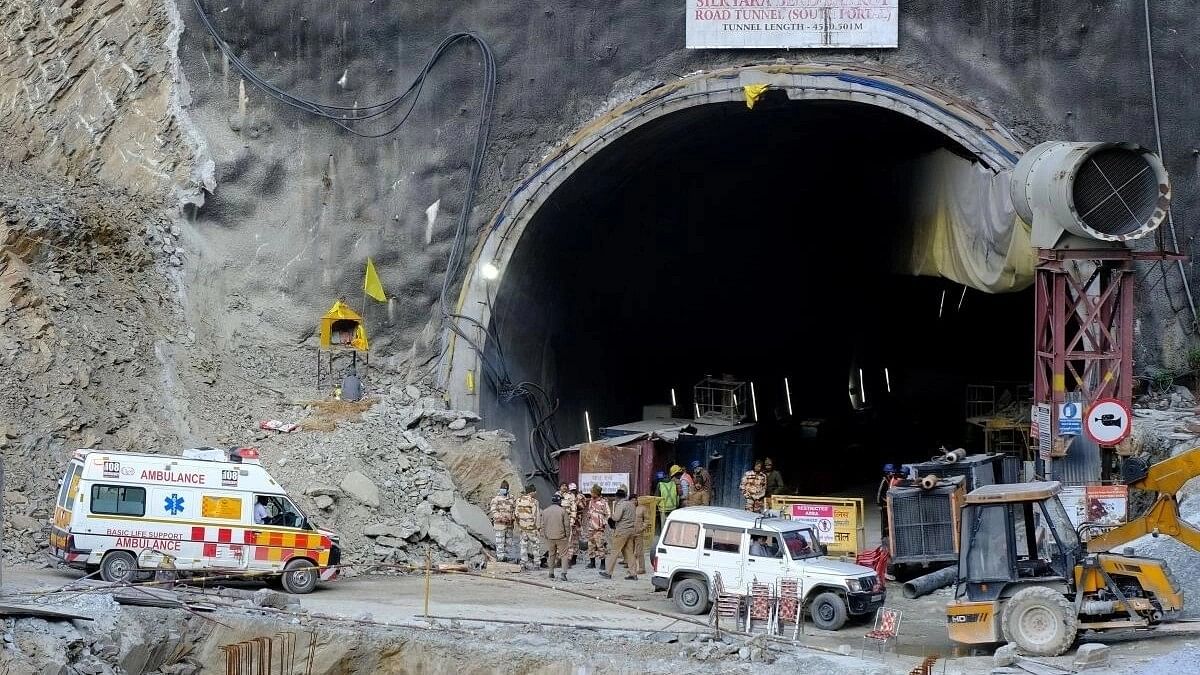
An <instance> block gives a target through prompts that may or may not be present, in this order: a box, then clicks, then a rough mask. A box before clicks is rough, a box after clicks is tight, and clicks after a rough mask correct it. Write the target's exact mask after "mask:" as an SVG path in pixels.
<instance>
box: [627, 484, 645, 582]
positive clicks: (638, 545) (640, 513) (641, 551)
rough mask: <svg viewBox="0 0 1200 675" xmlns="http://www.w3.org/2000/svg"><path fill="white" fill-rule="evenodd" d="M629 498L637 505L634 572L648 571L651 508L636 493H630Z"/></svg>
mask: <svg viewBox="0 0 1200 675" xmlns="http://www.w3.org/2000/svg"><path fill="white" fill-rule="evenodd" d="M629 499H630V500H631V501H633V503H634V504H637V506H635V507H634V509H633V530H634V532H633V535H634V536H633V562H635V563H637V569H636V570H630V571H631V572H633V573H634V574H645V573H646V535H648V534H650V509H649V507H647V506H646V505H645V504H643V503H642V500H640V499H638V496H637V495H636V494H630V495H629Z"/></svg>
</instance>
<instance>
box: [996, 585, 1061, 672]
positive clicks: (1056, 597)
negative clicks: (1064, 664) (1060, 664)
mask: <svg viewBox="0 0 1200 675" xmlns="http://www.w3.org/2000/svg"><path fill="white" fill-rule="evenodd" d="M1000 627H1001V630H1002V631H1003V632H1004V639H1005V640H1007V641H1009V642H1014V643H1016V645H1017V651H1018V652H1019V653H1021V654H1024V655H1026V656H1059V655H1060V654H1063V653H1064V652H1066V651H1067V650H1068V649H1070V648H1071V645H1072V644H1074V643H1075V634H1076V633H1077V632H1078V630H1079V617H1077V616H1076V615H1075V609H1074V607H1072V606H1071V603H1070V602H1068V601H1067V599H1066V598H1065V597H1063V595H1062V593H1059V592H1057V591H1054V590H1052V589H1049V588H1044V587H1042V586H1031V587H1029V588H1026V589H1024V590H1021V591H1018V592H1017V593H1016V595H1014V596H1012V597H1011V598H1009V599H1008V600H1006V601H1005V602H1004V611H1003V614H1002V618H1001V622H1000Z"/></svg>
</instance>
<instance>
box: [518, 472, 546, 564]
mask: <svg viewBox="0 0 1200 675" xmlns="http://www.w3.org/2000/svg"><path fill="white" fill-rule="evenodd" d="M536 491H537V488H535V487H533V486H532V485H527V486H526V487H525V494H523V495H521V496H520V497H517V503H516V505H515V511H516V517H517V536H518V537H520V540H521V566H522V567H525V566H526V565H528V566H529V567H530V568H532V567H533V566H535V565H537V563H538V559H539V558H541V556H542V554H541V544H542V542H541V535H540V534H539V533H538V523H539V522H540V520H541V515H542V507H541V505H540V504H538V500H537V494H535V493H536Z"/></svg>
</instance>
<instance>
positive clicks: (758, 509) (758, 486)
mask: <svg viewBox="0 0 1200 675" xmlns="http://www.w3.org/2000/svg"><path fill="white" fill-rule="evenodd" d="M742 496H743V497H745V498H746V510H747V511H752V512H754V513H762V510H763V499H764V498H765V497H766V496H767V474H765V473H763V472H761V471H755V470H754V469H751V470H749V471H747V472H746V473H745V475H743V476H742Z"/></svg>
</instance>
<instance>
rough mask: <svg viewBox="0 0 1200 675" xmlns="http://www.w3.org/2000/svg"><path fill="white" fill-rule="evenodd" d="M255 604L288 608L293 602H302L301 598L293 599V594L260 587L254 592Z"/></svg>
mask: <svg viewBox="0 0 1200 675" xmlns="http://www.w3.org/2000/svg"><path fill="white" fill-rule="evenodd" d="M251 599H252V600H253V601H254V604H255V605H258V606H259V607H274V608H275V609H287V608H288V607H289V606H291V605H292V604H293V603H294V604H296V605H299V604H300V600H299V599H293V596H290V595H285V594H283V593H279V592H278V591H273V590H271V589H269V588H260V589H258V590H257V591H255V592H254V597H253V598H251Z"/></svg>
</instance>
